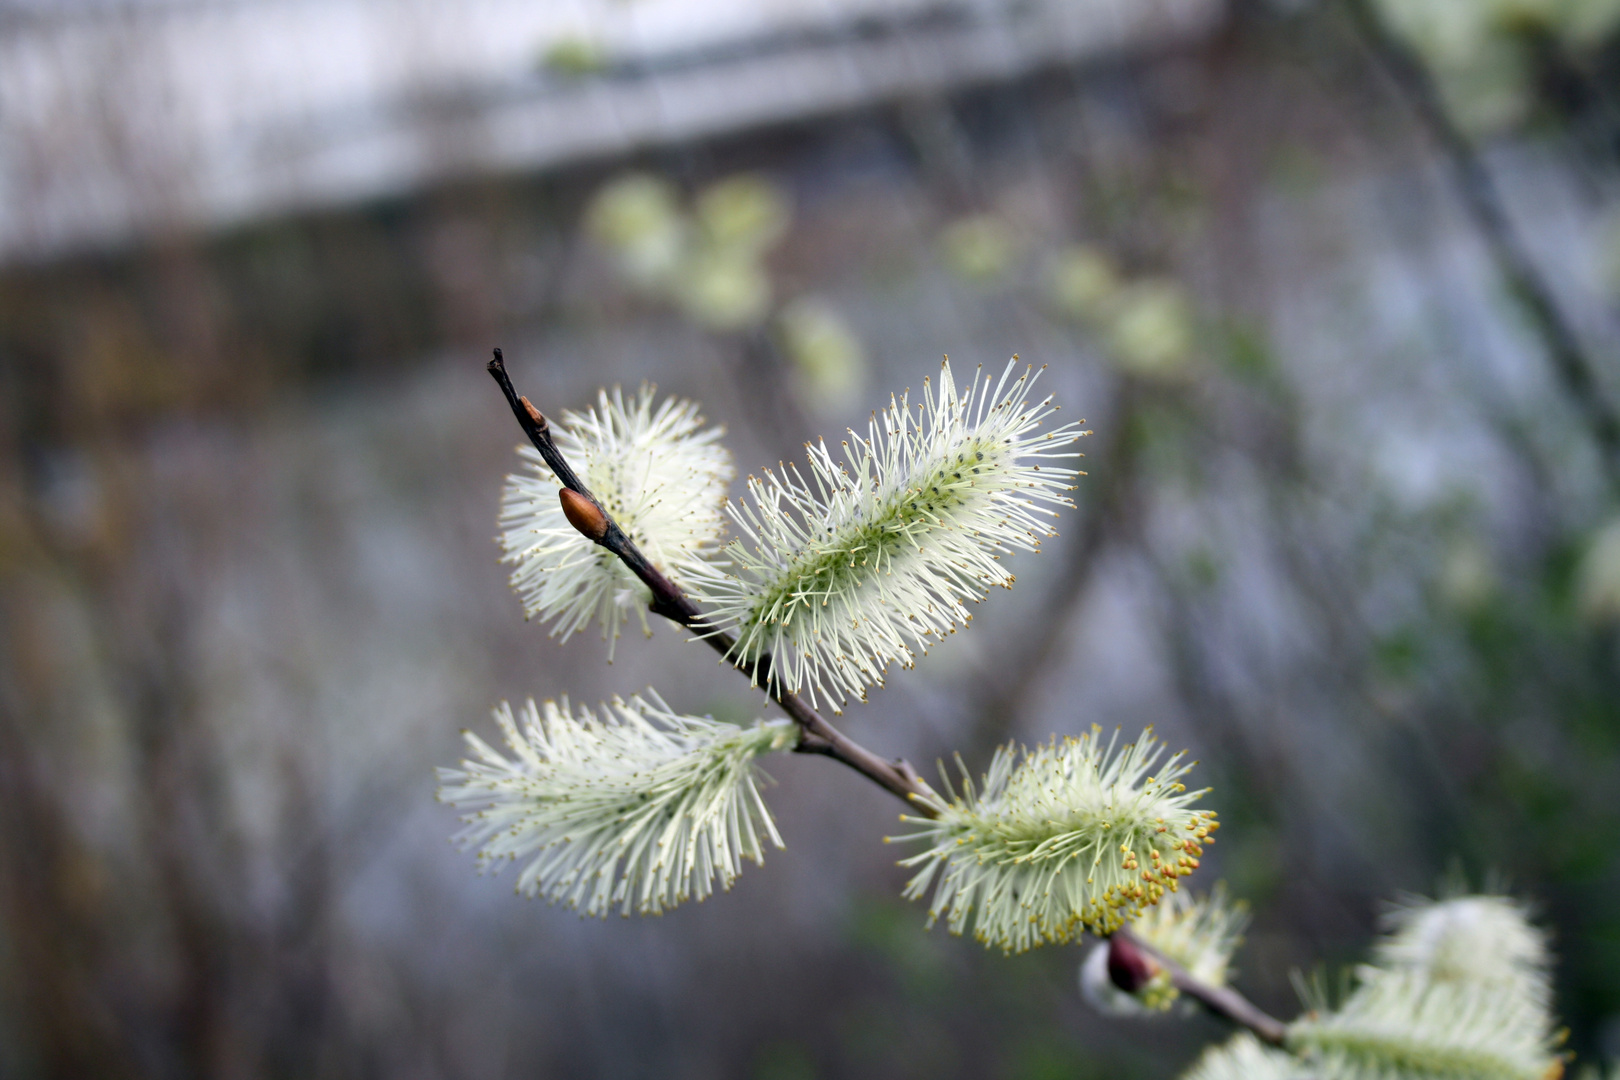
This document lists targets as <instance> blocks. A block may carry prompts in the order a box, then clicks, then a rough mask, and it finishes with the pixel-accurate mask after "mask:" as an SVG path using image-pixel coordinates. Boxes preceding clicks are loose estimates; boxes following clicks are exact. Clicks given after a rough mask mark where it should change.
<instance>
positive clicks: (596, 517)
mask: <svg viewBox="0 0 1620 1080" xmlns="http://www.w3.org/2000/svg"><path fill="white" fill-rule="evenodd" d="M531 408H532V406H531ZM557 498H559V499H560V500H562V508H563V516H564V517H566V518H567V519H568V524H570V525H572V526H573V527H574V528H576V529H578V530H579V531H580V534H581V535H583V536H584V537H585V538H586V539H589V540H601V539H602V537H604V536H606V535H607V529H608V518H607V515H606V514H604V513H602V508H601V507H600V506H597V505H596V504H595V503H593V502H591V500H589V499H587V498H586V497H585V496H583V495H581V494H580V493H579V492H577V491H573V490H570V489H569V488H563V489H562V490H561V491H559V492H557Z"/></svg>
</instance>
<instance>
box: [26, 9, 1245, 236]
mask: <svg viewBox="0 0 1620 1080" xmlns="http://www.w3.org/2000/svg"><path fill="white" fill-rule="evenodd" d="M1223 7H1224V4H1223V0H816V2H809V0H572V2H567V3H563V2H549V3H536V2H534V0H325V2H319V3H316V2H308V0H229V2H208V0H147V2H131V0H125V2H79V3H67V4H49V5H48V4H30V3H17V2H13V3H10V4H9V5H5V6H0V262H18V261H32V260H41V259H49V258H52V257H56V256H59V255H63V254H66V253H69V252H72V251H75V250H85V249H94V248H99V247H106V246H110V245H116V244H119V243H122V242H126V241H129V240H134V239H137V238H139V237H140V236H141V235H143V234H150V233H153V232H163V231H167V230H176V229H181V230H183V229H191V228H196V227H205V228H206V227H213V226H219V225H224V224H229V223H235V222H243V221H249V220H254V219H261V218H264V217H268V216H274V215H276V214H280V213H285V212H288V211H292V210H298V209H305V208H312V207H322V206H326V207H330V206H338V205H342V204H345V203H348V202H352V201H355V200H361V199H365V198H368V197H373V196H378V195H391V194H400V193H405V192H409V191H412V190H414V189H416V188H418V187H420V186H422V185H424V184H427V183H430V182H433V181H435V180H438V179H442V178H448V177H453V176H465V175H473V174H478V173H485V172H492V171H504V170H535V169H543V168H548V167H554V166H558V165H562V164H566V163H569V162H574V161H579V160H584V159H591V158H597V159H600V158H611V157H614V156H617V155H622V154H625V153H628V152H631V151H633V150H635V149H637V148H641V147H646V146H654V145H659V144H664V143H673V142H678V141H688V140H691V139H693V138H695V137H704V136H712V135H717V134H723V133H726V132H733V131H738V130H743V129H747V128H756V127H763V126H768V125H771V124H778V123H782V122H785V121H792V120H796V119H802V118H805V117H811V116H816V115H823V114H829V113H834V112H837V111H840V110H847V109H851V108H857V107H860V106H862V105H865V104H868V103H871V102H876V101H884V100H893V99H897V98H904V97H906V96H909V95H918V94H930V93H935V92H939V91H944V90H950V89H953V88H958V87H963V86H968V85H973V84H983V83H991V82H996V81H999V80H1008V79H1014V78H1018V77H1020V76H1023V75H1027V74H1029V73H1031V72H1033V71H1036V70H1039V69H1041V68H1044V67H1050V66H1052V65H1056V64H1063V63H1072V62H1075V61H1078V60H1084V59H1087V58H1091V57H1101V56H1106V55H1109V54H1111V53H1117V52H1120V51H1125V50H1130V49H1141V48H1151V47H1154V46H1156V45H1160V44H1167V43H1170V42H1172V41H1176V40H1185V39H1188V38H1192V37H1196V36H1198V35H1201V34H1204V33H1207V32H1209V31H1210V30H1211V29H1212V28H1214V27H1215V26H1216V25H1217V24H1218V23H1219V21H1220V18H1221V15H1222V11H1223Z"/></svg>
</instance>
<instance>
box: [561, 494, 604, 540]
mask: <svg viewBox="0 0 1620 1080" xmlns="http://www.w3.org/2000/svg"><path fill="white" fill-rule="evenodd" d="M557 498H558V499H559V500H561V502H562V511H563V516H564V517H566V518H567V519H568V524H570V525H572V526H573V527H574V528H576V529H578V530H579V531H580V534H581V535H583V536H584V537H585V538H586V539H588V540H592V541H600V540H601V539H602V537H604V536H606V535H607V528H608V519H607V515H606V514H604V513H602V508H601V507H600V506H597V505H596V504H595V503H593V502H591V500H589V499H587V498H586V497H585V496H583V495H581V494H580V493H579V492H577V491H572V490H570V489H569V488H562V489H561V490H559V491H558V492H557Z"/></svg>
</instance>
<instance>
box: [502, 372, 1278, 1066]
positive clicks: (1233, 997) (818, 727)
mask: <svg viewBox="0 0 1620 1080" xmlns="http://www.w3.org/2000/svg"><path fill="white" fill-rule="evenodd" d="M489 373H490V375H491V376H493V377H494V379H495V381H496V382H497V383H499V384H500V387H501V391H502V393H504V394H505V395H506V400H507V403H508V404H509V405H511V407H512V414H513V415H514V416H516V417H517V421H518V424H519V425H520V426H521V427H522V428H523V432H524V434H525V435H527V436H528V437H529V441H530V442H532V443H533V444H534V448H535V449H536V450H538V451H539V452H540V456H541V457H542V458H543V459H544V460H545V462H546V464H547V465H548V466H549V467H550V468H551V471H552V472H553V473H554V474H555V475H556V477H557V479H558V481H559V482H560V483H561V484H562V485H563V489H562V491H561V492H560V493H559V498H560V499H561V501H562V507H563V513H564V514H565V515H567V517H568V520H569V522H570V523H571V524H572V525H573V526H574V528H576V529H578V530H579V531H580V533H582V534H583V535H584V536H586V537H587V538H588V539H590V540H591V541H593V542H594V543H596V544H598V545H599V546H601V547H604V548H607V549H608V550H609V551H611V552H613V554H615V555H617V556H618V557H619V558H620V559H621V560H622V561H623V562H624V564H625V566H627V567H629V568H630V570H631V572H632V573H634V574H635V575H636V577H638V578H640V579H641V581H642V583H643V584H644V585H646V586H647V588H648V589H649V590H650V591H651V592H652V603H651V605H650V608H651V610H652V611H653V612H655V613H657V614H659V615H662V616H664V617H665V618H666V619H669V620H670V621H671V622H674V623H677V624H679V625H680V626H683V627H685V628H686V629H688V630H691V631H693V632H694V633H696V634H697V635H698V636H699V637H700V638H701V639H702V640H704V641H707V642H708V643H709V645H710V646H711V647H712V648H713V649H714V650H715V651H716V652H718V653H719V654H720V655H721V657H722V658H723V659H725V660H726V661H727V662H729V663H730V664H731V665H732V666H733V667H734V668H736V669H737V670H738V671H740V672H742V673H743V674H745V675H747V676H749V677H750V679H751V680H753V681H754V682H756V683H763V684H764V685H765V686H767V687H768V688H769V693H770V695H771V697H772V699H773V700H775V702H776V703H777V704H778V705H779V706H781V708H782V711H783V712H785V713H787V714H788V716H790V717H792V718H793V721H794V722H795V723H796V724H798V726H799V742H798V744H797V745H796V746H795V747H794V749H795V750H796V751H798V752H799V753H806V754H823V755H825V756H827V757H830V758H832V759H833V760H835V761H840V762H842V763H843V764H845V765H848V766H849V767H850V768H852V769H854V770H855V771H856V772H858V773H860V774H861V775H863V776H865V777H866V778H867V779H869V780H871V781H873V782H874V783H876V784H879V785H880V786H882V787H883V788H884V789H886V790H888V791H890V792H892V793H893V794H894V795H896V796H898V797H899V798H901V799H904V800H905V801H906V804H907V805H908V806H909V807H910V808H911V810H912V812H913V813H915V814H918V815H919V816H924V817H932V816H934V811H933V809H932V807H931V800H928V799H927V798H925V797H926V796H927V795H928V794H930V792H929V789H928V786H927V785H926V784H924V783H923V781H922V778H921V777H919V776H918V775H917V771H916V770H915V769H913V768H912V767H911V765H910V764H908V763H907V762H906V761H905V760H903V759H899V758H897V759H895V760H893V761H889V760H885V759H884V758H881V757H879V756H878V755H877V754H874V753H873V752H872V751H870V750H868V749H866V748H865V747H864V746H861V745H860V744H859V743H857V742H855V741H854V740H853V739H851V738H849V737H848V736H847V735H844V734H843V733H842V732H840V731H838V730H837V729H836V728H834V727H833V726H832V725H831V724H829V723H828V722H827V721H826V719H825V718H824V717H822V716H821V714H820V713H818V712H816V710H814V709H812V708H811V707H810V706H809V705H808V704H806V703H805V701H804V700H803V699H802V698H800V697H799V696H798V695H797V694H793V693H789V692H788V691H786V690H784V689H782V687H781V684H779V683H775V682H773V681H772V680H771V679H770V677H769V676H770V665H771V658H770V654H769V653H762V654H761V655H759V656H758V657H755V658H753V659H751V660H750V659H746V658H744V657H742V656H741V655H740V654H739V652H738V650H737V643H736V639H734V638H733V637H732V636H731V635H729V634H727V633H725V632H724V631H723V630H721V629H719V628H718V627H716V626H714V625H713V624H712V623H710V622H709V621H708V620H707V618H706V617H705V616H704V614H703V612H702V610H701V609H699V608H698V606H697V605H696V604H694V603H693V602H692V600H691V598H690V597H688V596H687V595H686V594H685V593H684V592H682V591H681V588H680V586H678V585H676V584H675V583H674V582H673V581H671V580H669V578H668V577H666V576H665V575H664V574H663V573H662V572H661V571H660V570H659V569H658V568H657V567H656V566H654V565H653V564H652V563H651V562H649V561H648V560H647V558H646V556H644V555H643V554H642V553H641V550H640V549H639V548H638V547H637V546H636V543H635V541H634V540H632V539H630V537H629V536H628V535H627V534H626V533H625V532H624V530H623V529H622V528H620V526H619V524H618V522H616V521H614V520H613V516H612V515H611V514H609V513H608V512H607V511H606V510H605V509H604V508H603V507H602V504H601V503H600V502H598V501H597V499H596V496H594V495H592V494H591V492H590V490H589V489H588V488H586V487H585V485H584V484H582V483H581V482H580V480H579V476H578V475H577V474H576V473H575V472H574V470H573V469H572V468H571V467H570V466H569V464H568V461H567V460H566V459H565V458H564V457H563V455H562V452H561V451H560V450H558V448H557V443H556V441H555V440H554V439H553V438H552V437H551V425H550V424H549V423H548V422H547V420H546V418H545V415H544V414H543V413H541V412H540V410H539V409H537V408H535V407H534V405H533V403H531V402H530V401H529V399H528V398H526V397H522V396H520V395H519V394H518V392H517V391H516V389H514V388H513V386H512V380H511V379H510V378H509V377H508V376H507V374H506V364H505V362H504V360H503V359H502V357H501V350H499V349H496V350H495V358H494V359H493V360H491V361H490V362H489ZM1113 940H1114V941H1115V942H1119V943H1122V944H1123V945H1124V946H1125V947H1126V948H1129V947H1132V946H1134V947H1135V948H1137V949H1139V950H1141V951H1142V952H1144V953H1146V954H1148V955H1150V956H1152V957H1153V958H1154V960H1155V961H1156V962H1157V963H1160V964H1162V965H1163V966H1164V968H1165V969H1166V970H1168V971H1169V972H1170V975H1171V979H1172V981H1173V982H1174V985H1175V986H1176V988H1177V989H1178V990H1180V991H1181V992H1182V993H1184V994H1186V995H1187V996H1188V997H1191V998H1193V999H1194V1000H1196V1001H1199V1002H1201V1003H1203V1005H1204V1006H1205V1007H1206V1008H1208V1009H1209V1010H1210V1011H1211V1012H1213V1013H1215V1014H1216V1015H1217V1016H1220V1017H1222V1018H1224V1019H1226V1020H1229V1021H1231V1022H1232V1023H1234V1024H1236V1025H1238V1026H1239V1027H1244V1028H1247V1029H1248V1030H1250V1031H1252V1032H1254V1033H1255V1035H1257V1036H1258V1037H1259V1038H1261V1039H1264V1040H1265V1041H1267V1042H1269V1043H1273V1044H1278V1045H1280V1044H1281V1042H1282V1039H1283V1031H1284V1028H1283V1024H1282V1022H1281V1021H1279V1020H1277V1019H1275V1018H1273V1017H1271V1016H1268V1015H1266V1014H1265V1013H1263V1012H1261V1011H1260V1010H1259V1009H1258V1008H1256V1007H1255V1006H1254V1005H1253V1004H1251V1003H1250V1002H1249V1001H1248V999H1247V998H1245V997H1243V995H1241V994H1239V993H1237V992H1236V991H1235V990H1231V989H1228V988H1225V987H1215V986H1208V985H1206V984H1204V983H1201V982H1199V981H1198V980H1197V979H1194V978H1193V977H1192V976H1191V975H1189V974H1188V973H1187V972H1186V970H1184V969H1183V968H1181V967H1180V966H1179V965H1177V964H1175V963H1174V962H1173V961H1171V960H1169V959H1168V958H1166V957H1164V956H1163V955H1162V954H1160V953H1159V952H1158V951H1157V950H1155V949H1153V948H1152V947H1151V946H1149V945H1147V944H1146V943H1145V942H1143V941H1142V940H1141V939H1140V938H1138V937H1137V936H1136V935H1135V934H1134V933H1132V932H1131V930H1130V928H1129V927H1126V928H1124V929H1122V930H1119V931H1116V932H1115V934H1114V935H1113Z"/></svg>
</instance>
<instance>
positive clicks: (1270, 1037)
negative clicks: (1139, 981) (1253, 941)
mask: <svg viewBox="0 0 1620 1080" xmlns="http://www.w3.org/2000/svg"><path fill="white" fill-rule="evenodd" d="M1108 948H1109V974H1110V976H1112V977H1113V978H1114V980H1115V982H1116V984H1117V983H1119V982H1120V976H1119V975H1117V974H1116V973H1115V970H1114V969H1115V967H1116V966H1117V967H1119V968H1121V969H1123V970H1124V971H1126V972H1132V971H1134V970H1136V969H1144V970H1145V969H1146V967H1147V965H1146V963H1145V962H1142V959H1141V958H1142V957H1143V956H1144V955H1145V956H1147V957H1151V958H1152V961H1153V962H1154V963H1156V964H1158V965H1159V966H1160V967H1162V968H1163V969H1164V970H1165V971H1167V972H1169V973H1170V983H1171V985H1173V986H1174V987H1175V988H1176V989H1177V990H1179V991H1181V992H1182V993H1183V994H1186V995H1187V996H1188V997H1190V998H1192V999H1193V1000H1194V1001H1196V1002H1198V1003H1199V1004H1200V1005H1202V1006H1203V1007H1204V1008H1206V1009H1208V1010H1209V1011H1210V1012H1211V1013H1213V1014H1215V1015H1216V1016H1218V1017H1220V1018H1221V1019H1222V1020H1225V1021H1227V1022H1228V1023H1231V1024H1235V1025H1236V1026H1238V1027H1240V1028H1246V1029H1247V1030H1249V1031H1251V1032H1253V1033H1254V1036H1255V1038H1257V1039H1259V1040H1261V1041H1262V1042H1267V1043H1270V1044H1271V1045H1273V1046H1281V1045H1283V1041H1284V1040H1285V1039H1286V1038H1287V1036H1288V1025H1286V1024H1284V1023H1283V1022H1282V1021H1281V1020H1278V1019H1277V1018H1276V1017H1275V1016H1272V1015H1271V1014H1270V1013H1267V1012H1265V1011H1263V1010H1262V1009H1260V1007H1259V1006H1257V1005H1255V1004H1254V1002H1252V1001H1250V1000H1249V999H1248V998H1246V997H1244V996H1243V995H1242V994H1240V993H1238V992H1237V991H1236V990H1233V989H1232V988H1231V987H1229V986H1211V985H1209V984H1208V983H1205V982H1200V981H1199V980H1198V979H1195V978H1193V976H1192V975H1191V974H1190V973H1189V972H1188V971H1187V969H1186V968H1184V967H1182V966H1181V965H1180V964H1178V963H1176V962H1175V961H1174V960H1172V959H1170V958H1169V957H1168V956H1166V955H1164V954H1163V953H1162V952H1160V951H1159V950H1157V949H1155V948H1154V947H1153V946H1151V945H1149V944H1148V943H1147V942H1146V941H1144V940H1142V938H1140V937H1139V936H1137V934H1136V932H1135V931H1133V930H1132V929H1131V928H1130V927H1129V926H1126V927H1123V928H1121V929H1119V930H1116V931H1114V933H1113V935H1112V936H1111V937H1110V939H1109V943H1108ZM1115 952H1120V953H1122V954H1123V955H1122V956H1121V957H1120V958H1119V960H1118V961H1116V960H1115V957H1114V953H1115ZM1133 953H1134V954H1135V955H1134V956H1133V955H1132V954H1133ZM1143 981H1145V980H1143ZM1122 988H1123V989H1130V988H1129V987H1122Z"/></svg>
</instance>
